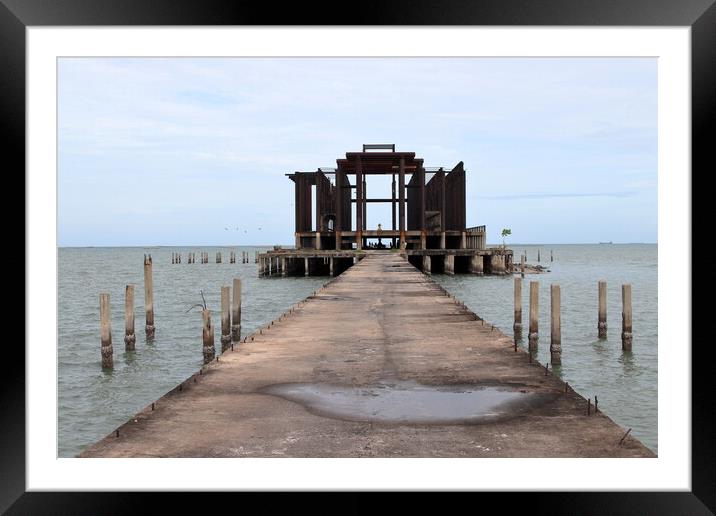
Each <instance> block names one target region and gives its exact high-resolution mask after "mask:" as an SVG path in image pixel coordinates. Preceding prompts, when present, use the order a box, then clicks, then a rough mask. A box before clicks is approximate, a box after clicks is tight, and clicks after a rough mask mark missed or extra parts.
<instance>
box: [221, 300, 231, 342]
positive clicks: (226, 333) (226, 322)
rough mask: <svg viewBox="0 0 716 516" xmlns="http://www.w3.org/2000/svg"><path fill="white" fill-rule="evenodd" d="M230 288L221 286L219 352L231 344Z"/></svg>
mask: <svg viewBox="0 0 716 516" xmlns="http://www.w3.org/2000/svg"><path fill="white" fill-rule="evenodd" d="M230 290H231V289H230V288H229V287H221V352H222V353H223V352H224V351H226V350H227V349H229V346H231V297H230V294H231V293H230Z"/></svg>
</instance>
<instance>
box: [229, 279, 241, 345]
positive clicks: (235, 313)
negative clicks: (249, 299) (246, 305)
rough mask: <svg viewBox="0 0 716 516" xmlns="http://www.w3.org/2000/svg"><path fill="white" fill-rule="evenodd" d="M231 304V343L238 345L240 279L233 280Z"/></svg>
mask: <svg viewBox="0 0 716 516" xmlns="http://www.w3.org/2000/svg"><path fill="white" fill-rule="evenodd" d="M233 297H234V299H233V303H232V306H231V309H232V313H231V342H233V343H235V344H238V343H239V341H240V340H241V279H240V278H234V292H233Z"/></svg>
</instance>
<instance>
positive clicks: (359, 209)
mask: <svg viewBox="0 0 716 516" xmlns="http://www.w3.org/2000/svg"><path fill="white" fill-rule="evenodd" d="M355 168H356V249H358V250H360V249H363V164H362V163H361V159H360V157H357V158H356V165H355Z"/></svg>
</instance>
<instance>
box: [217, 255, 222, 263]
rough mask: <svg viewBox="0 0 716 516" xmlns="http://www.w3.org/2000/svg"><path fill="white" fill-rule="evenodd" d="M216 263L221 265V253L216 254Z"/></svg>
mask: <svg viewBox="0 0 716 516" xmlns="http://www.w3.org/2000/svg"><path fill="white" fill-rule="evenodd" d="M216 263H221V253H216Z"/></svg>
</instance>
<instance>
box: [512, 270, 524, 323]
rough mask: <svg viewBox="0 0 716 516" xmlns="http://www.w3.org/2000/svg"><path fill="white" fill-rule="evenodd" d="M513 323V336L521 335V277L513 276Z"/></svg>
mask: <svg viewBox="0 0 716 516" xmlns="http://www.w3.org/2000/svg"><path fill="white" fill-rule="evenodd" d="M514 300H515V323H514V325H513V326H512V331H513V333H514V334H515V337H518V336H522V279H521V278H515V292H514Z"/></svg>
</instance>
